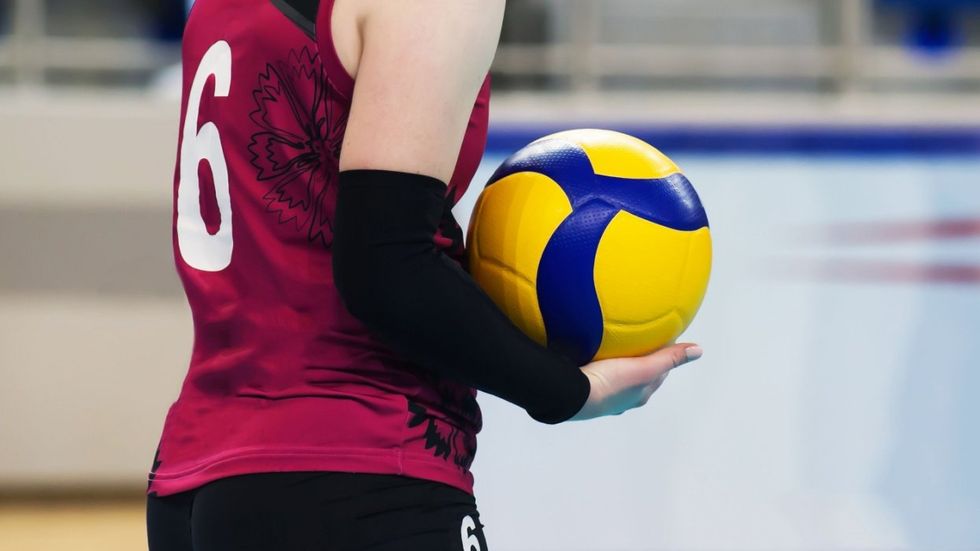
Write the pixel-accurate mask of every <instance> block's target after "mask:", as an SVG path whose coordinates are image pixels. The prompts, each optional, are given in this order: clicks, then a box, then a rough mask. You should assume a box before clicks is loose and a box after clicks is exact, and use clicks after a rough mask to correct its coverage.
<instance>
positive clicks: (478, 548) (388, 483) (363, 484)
mask: <svg viewBox="0 0 980 551" xmlns="http://www.w3.org/2000/svg"><path fill="white" fill-rule="evenodd" d="M146 523H147V533H148V536H149V542H150V551H249V550H254V551H353V550H361V549H369V550H371V551H420V550H425V551H487V544H486V540H485V539H484V535H483V525H482V524H481V523H480V515H479V513H477V510H476V501H475V500H474V499H473V496H471V495H469V494H467V493H466V492H463V491H461V490H458V489H456V488H453V487H451V486H447V485H445V484H440V483H437V482H430V481H427V480H418V479H414V478H406V477H402V476H394V475H371V474H349V473H325V472H307V473H269V474H254V475H245V476H236V477H231V478H225V479H222V480H217V481H215V482H212V483H210V484H206V485H204V486H202V487H200V488H197V489H195V490H192V491H189V492H184V493H181V494H175V495H172V496H166V497H155V496H150V497H149V498H147V508H146Z"/></svg>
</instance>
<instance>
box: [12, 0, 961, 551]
mask: <svg viewBox="0 0 980 551" xmlns="http://www.w3.org/2000/svg"><path fill="white" fill-rule="evenodd" d="M186 8H187V6H186V5H185V3H184V2H182V1H180V0H85V1H84V2H78V1H73V0H0V381H2V383H0V550H4V551H6V550H17V551H28V550H35V549H37V550H41V549H43V550H55V551H57V550H60V549H72V550H88V549H99V550H101V551H111V550H116V549H119V550H122V549H126V550H130V549H145V541H144V536H143V510H142V507H143V505H142V498H141V494H142V491H143V489H144V488H145V473H146V471H147V469H148V467H149V465H150V462H151V459H152V454H153V450H154V449H155V446H156V441H157V438H158V437H159V431H160V429H161V426H162V422H163V416H164V414H165V412H166V408H167V407H168V405H169V404H170V402H171V401H173V400H174V399H175V398H176V394H177V391H178V389H179V385H180V382H181V379H182V376H183V374H184V372H185V370H186V367H187V362H188V360H189V352H190V346H191V338H192V331H191V321H190V316H189V313H188V310H187V307H186V303H185V300H184V298H183V295H182V292H181V290H180V287H179V283H178V280H177V278H176V276H175V274H174V270H173V265H172V262H173V261H172V256H171V254H172V253H171V229H170V223H171V214H170V213H171V200H172V174H173V164H174V158H175V151H176V134H177V125H178V116H179V88H180V83H179V80H178V79H179V69H178V63H179V48H180V46H179V41H180V34H181V29H182V26H183V20H184V15H185V9H186ZM508 10H509V11H508V14H507V19H506V22H505V29H504V33H503V41H502V45H501V47H500V50H499V53H498V55H497V59H496V62H495V67H494V76H495V79H494V86H495V99H494V104H493V119H492V126H491V134H490V137H489V146H488V150H487V154H486V158H485V161H484V165H483V168H482V169H481V172H480V173H479V174H478V176H477V178H476V181H475V182H474V184H473V186H472V187H471V192H470V193H468V194H467V196H466V197H465V198H464V200H463V201H462V202H461V203H460V204H459V205H458V207H457V209H456V214H457V217H458V218H459V219H460V221H461V223H462V224H463V225H464V227H465V225H466V223H467V220H468V218H469V212H470V210H471V209H472V205H473V201H474V200H475V198H476V195H477V194H478V193H479V191H480V188H481V187H482V184H483V183H484V182H485V181H486V179H487V177H488V176H489V173H490V172H491V171H492V170H493V168H494V167H495V166H496V165H497V164H499V162H500V161H501V160H502V159H503V158H504V157H505V156H506V155H507V154H509V153H510V152H513V151H515V150H516V149H518V148H520V147H522V146H523V145H525V144H526V143H528V142H530V141H532V140H533V139H535V138H537V137H539V136H541V135H544V134H546V133H549V132H552V131H555V130H559V129H567V128H575V127H582V126H598V127H605V128H613V129H619V130H623V131H627V132H630V133H633V134H635V135H638V136H639V137H641V138H643V139H646V140H647V141H650V142H651V143H653V144H654V145H656V146H658V147H659V148H661V149H662V150H663V151H664V152H666V153H667V154H668V155H671V156H672V157H673V158H675V160H676V161H678V163H679V164H680V165H681V166H682V167H683V168H684V169H685V171H686V173H687V175H688V177H689V178H690V179H691V180H692V182H693V183H694V184H695V186H696V187H697V189H698V190H699V192H700V194H701V197H702V200H703V202H704V204H705V206H706V208H707V210H708V214H709V218H710V219H711V225H712V231H713V235H714V240H715V266H714V271H713V276H712V283H711V286H710V288H709V291H708V296H707V298H706V300H705V303H704V306H703V308H702V311H701V313H700V315H699V317H698V318H697V320H696V321H695V323H694V324H693V326H692V327H691V329H690V330H689V331H688V333H687V335H685V339H690V340H694V341H697V342H700V343H701V344H702V345H703V346H704V348H705V350H706V356H705V358H704V359H703V360H701V361H700V362H698V363H696V364H693V365H692V366H690V367H685V368H683V370H680V371H678V372H676V373H674V374H673V375H672V376H671V379H670V381H669V382H668V384H666V385H665V386H664V388H663V389H662V390H661V391H660V392H659V394H658V396H657V397H656V398H655V399H654V400H653V402H652V403H651V404H650V405H649V406H648V407H647V408H644V409H643V410H641V411H635V412H631V413H630V414H627V415H624V416H622V417H618V418H614V419H605V420H599V421H595V422H590V423H586V424H573V425H569V426H560V427H544V426H538V425H536V424H534V423H533V422H532V421H531V420H530V419H529V418H527V417H526V415H525V414H523V412H521V411H519V410H517V409H516V408H514V407H512V406H509V405H507V404H505V403H502V402H500V401H498V400H496V399H493V398H492V397H487V396H483V397H482V398H481V404H482V405H483V408H484V411H485V429H484V432H483V433H482V434H481V439H480V453H478V454H477V459H476V463H475V465H474V471H475V475H476V479H477V487H476V491H477V497H478V499H479V502H480V504H481V512H482V516H483V521H484V522H485V523H486V525H487V533H488V537H489V538H490V541H491V544H492V545H493V548H494V549H496V550H498V551H499V550H503V551H537V550H542V551H544V550H548V551H550V550H556V551H557V550H581V551H612V550H625V549H689V550H715V549H717V550H746V549H753V550H770V549H771V550H784V549H785V550H797V549H799V550H817V549H820V550H830V549H841V550H845V549H846V550H855V549H879V550H900V549H908V550H923V551H925V550H930V551H932V550H978V549H980V470H978V467H977V466H978V465H980V401H978V400H977V398H976V396H977V395H980V365H978V364H980V362H978V360H977V358H978V355H980V323H978V322H980V1H978V0H511V1H510V2H508ZM974 393H977V394H974ZM514 450H521V453H515V451H514Z"/></svg>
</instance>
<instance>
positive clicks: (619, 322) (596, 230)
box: [468, 130, 711, 365]
mask: <svg viewBox="0 0 980 551" xmlns="http://www.w3.org/2000/svg"><path fill="white" fill-rule="evenodd" d="M468 243H469V249H468V254H469V257H468V262H469V270H470V273H471V275H472V276H473V278H474V280H475V281H476V282H477V284H479V285H480V286H481V287H482V288H483V289H484V290H485V291H486V292H487V294H488V295H489V296H490V298H491V299H493V301H494V302H495V303H496V304H497V305H498V306H499V307H500V308H501V309H502V310H503V311H504V313H506V314H507V316H508V317H509V318H510V319H511V320H512V321H513V322H514V323H515V324H516V325H517V326H518V327H520V328H521V329H522V330H523V331H524V332H525V333H527V334H528V335H529V336H530V337H531V338H533V339H534V340H536V341H537V342H539V343H541V344H543V345H546V346H548V347H549V348H551V349H553V350H556V351H557V352H559V353H562V354H563V355H565V356H567V357H568V358H570V359H572V360H573V361H575V362H577V363H578V365H584V364H586V363H588V362H590V361H593V360H599V359H604V358H615V357H626V356H638V355H643V354H646V353H649V352H652V351H654V350H656V349H658V348H660V347H662V346H664V345H666V344H669V343H670V342H672V341H673V340H674V339H676V338H677V337H678V336H679V335H680V334H681V333H682V332H683V331H684V330H685V329H686V328H687V327H688V325H689V324H690V323H691V321H692V320H693V319H694V316H695V314H696V313H697V311H698V308H699V307H700V305H701V301H702V299H703V298H704V294H705V291H706V289H707V285H708V277H709V273H710V271H711V232H710V230H709V227H708V219H707V215H706V214H705V211H704V208H703V207H702V205H701V200H700V198H699V197H698V195H697V193H696V192H695V190H694V187H693V186H692V185H691V183H690V182H689V181H688V180H687V178H686V177H685V176H684V175H683V174H682V173H681V170H680V169H679V168H678V167H677V165H676V164H674V162H673V161H671V160H670V159H669V158H668V157H667V156H666V155H664V154H663V153H661V152H660V151H658V150H657V149H656V148H654V147H652V146H651V145H649V144H647V143H645V142H643V141H642V140H639V139H637V138H634V137H632V136H629V135H626V134H622V133H619V132H613V131H608V130H572V131H567V132H561V133H558V134H553V135H550V136H546V137H544V138H541V139H540V140H537V141H536V142H534V143H532V144H530V145H528V146H527V147H525V148H523V149H521V150H520V151H518V152H517V153H515V154H514V155H512V156H510V157H509V158H508V159H507V160H505V161H504V162H503V164H502V165H501V166H500V167H499V168H498V169H497V171H496V172H495V173H494V175H493V176H492V177H491V178H490V181H489V183H488V184H487V186H486V188H485V189H484V190H483V192H482V193H481V195H480V197H479V199H478V200H477V203H476V207H475V209H474V212H473V216H472V218H471V221H470V226H469V232H468Z"/></svg>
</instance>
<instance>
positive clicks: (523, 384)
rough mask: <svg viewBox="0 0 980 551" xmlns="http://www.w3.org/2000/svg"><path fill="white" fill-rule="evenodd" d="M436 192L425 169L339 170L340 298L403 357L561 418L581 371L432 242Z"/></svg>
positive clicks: (577, 397)
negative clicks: (535, 338)
mask: <svg viewBox="0 0 980 551" xmlns="http://www.w3.org/2000/svg"><path fill="white" fill-rule="evenodd" d="M445 192H446V185H445V184H444V183H442V182H440V181H439V180H436V179H434V178H429V177H426V176H419V175H413V174H404V173H399V172H387V171H377V170H354V171H347V172H342V173H341V175H340V186H339V190H338V196H337V208H336V216H335V220H334V242H333V270H334V280H335V283H336V286H337V290H338V291H339V292H340V296H341V298H342V300H343V301H344V304H345V305H346V306H347V308H348V309H349V310H350V312H351V313H352V314H354V316H356V317H357V318H358V319H360V320H361V321H362V322H363V323H364V324H365V325H367V327H368V328H369V329H371V330H372V332H374V333H375V334H376V335H377V336H378V337H379V338H380V339H381V340H382V341H383V342H385V343H386V344H387V345H389V346H391V347H392V348H393V349H394V350H396V351H397V352H399V353H400V354H402V355H404V356H405V357H406V358H407V359H409V360H411V361H413V362H415V363H418V364H420V365H422V366H424V367H426V368H428V369H431V370H432V371H434V372H435V373H438V374H439V375H441V376H444V377H447V378H452V379H455V380H457V381H460V382H462V383H465V384H467V385H469V386H473V387H475V388H477V389H479V390H482V391H485V392H488V393H490V394H493V395H495V396H499V397H500V398H503V399H504V400H507V401H508V402H511V403H514V404H516V405H518V406H521V407H522V408H524V409H525V410H527V412H528V413H529V414H530V415H531V417H533V418H534V419H536V420H538V421H541V422H543V423H549V424H555V423H560V422H562V421H566V420H568V419H569V418H570V417H572V416H573V415H575V414H576V413H578V411H579V410H580V409H581V408H582V406H583V405H584V404H585V401H586V399H587V398H588V396H589V391H590V384H589V380H588V377H586V376H585V374H584V373H582V371H581V370H580V369H579V368H578V367H577V366H576V365H574V364H573V363H572V362H571V361H568V360H566V359H565V358H563V357H562V356H559V355H558V354H556V353H554V352H552V351H550V350H548V349H547V348H545V347H543V346H541V345H539V344H537V343H536V342H534V341H533V340H531V339H530V338H529V337H528V336H526V335H525V334H524V333H522V332H521V331H520V330H519V329H518V328H517V326H515V325H514V324H513V323H512V322H511V321H510V320H509V319H508V318H507V317H506V316H505V315H504V314H503V312H501V311H500V309H498V308H497V306H496V304H494V303H493V301H491V300H490V298H489V297H488V296H487V295H486V293H484V292H483V291H482V290H481V289H480V288H479V287H477V285H476V284H475V283H474V281H473V279H472V278H470V276H469V274H467V273H466V272H465V271H464V270H463V269H462V268H461V267H460V266H459V265H458V264H457V263H456V262H454V261H453V260H452V259H450V258H449V257H447V256H446V255H445V254H444V253H442V252H440V251H439V250H438V249H437V248H436V247H435V245H434V243H433V236H434V235H435V233H436V231H437V229H438V226H439V220H440V219H441V216H442V212H443V209H444V208H446V199H445Z"/></svg>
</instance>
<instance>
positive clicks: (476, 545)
mask: <svg viewBox="0 0 980 551" xmlns="http://www.w3.org/2000/svg"><path fill="white" fill-rule="evenodd" d="M459 536H460V537H461V538H462V539H463V551H483V550H482V548H481V547H480V540H479V538H477V537H476V522H475V521H474V520H473V517H471V516H469V515H466V516H465V517H463V525H462V526H460V527H459Z"/></svg>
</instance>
